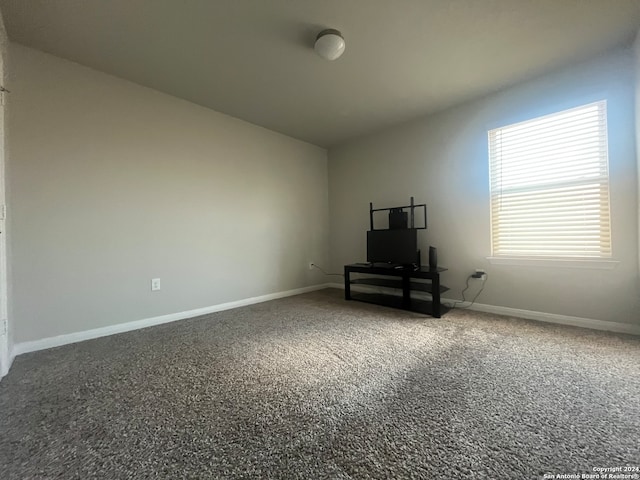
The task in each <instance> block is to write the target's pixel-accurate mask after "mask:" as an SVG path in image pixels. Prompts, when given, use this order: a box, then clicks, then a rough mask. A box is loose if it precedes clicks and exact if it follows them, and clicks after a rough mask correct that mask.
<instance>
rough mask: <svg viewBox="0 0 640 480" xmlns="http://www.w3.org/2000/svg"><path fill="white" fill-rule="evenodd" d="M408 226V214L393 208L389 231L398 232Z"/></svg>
mask: <svg viewBox="0 0 640 480" xmlns="http://www.w3.org/2000/svg"><path fill="white" fill-rule="evenodd" d="M407 226H408V219H407V212H403V211H402V209H401V208H392V209H391V210H390V211H389V229H390V230H398V229H401V228H407Z"/></svg>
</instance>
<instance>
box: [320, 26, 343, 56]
mask: <svg viewBox="0 0 640 480" xmlns="http://www.w3.org/2000/svg"><path fill="white" fill-rule="evenodd" d="M344 47H345V43H344V38H343V37H342V34H341V33H340V32H339V31H338V30H333V29H332V28H330V29H327V30H323V31H321V32H320V33H319V34H318V36H317V37H316V44H315V45H314V47H313V48H314V50H315V51H316V53H317V54H318V55H320V56H321V57H322V58H325V59H327V60H335V59H337V58H340V55H342V54H343V53H344Z"/></svg>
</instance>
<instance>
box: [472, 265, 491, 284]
mask: <svg viewBox="0 0 640 480" xmlns="http://www.w3.org/2000/svg"><path fill="white" fill-rule="evenodd" d="M471 278H477V279H478V280H482V281H484V280H486V279H487V273H486V272H485V271H484V270H482V269H481V268H476V271H475V273H473V274H472V275H471Z"/></svg>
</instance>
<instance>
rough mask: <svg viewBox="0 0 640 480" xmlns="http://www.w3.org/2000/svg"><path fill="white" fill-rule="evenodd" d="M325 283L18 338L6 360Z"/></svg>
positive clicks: (225, 308) (309, 288)
mask: <svg viewBox="0 0 640 480" xmlns="http://www.w3.org/2000/svg"><path fill="white" fill-rule="evenodd" d="M327 287H328V284H321V285H312V286H310V287H303V288H296V289H294V290H287V291H285V292H276V293H269V294H267V295H260V296H259V297H251V298H245V299H243V300H237V301H235V302H227V303H220V304H218V305H213V306H210V307H204V308H196V309H194V310H187V311H185V312H178V313H171V314H169V315H161V316H159V317H151V318H144V319H142V320H135V321H132V322H126V323H118V324H116V325H109V326H106V327H101V328H94V329H91V330H85V331H82V332H74V333H68V334H65V335H57V336H55V337H48V338H42V339H39V340H32V341H29V342H21V343H17V344H15V345H14V346H13V349H12V351H11V361H10V362H9V364H11V363H12V361H13V359H14V358H15V357H16V356H18V355H22V354H23V353H29V352H35V351H38V350H45V349H47V348H53V347H59V346H62V345H67V344H70V343H76V342H82V341H84V340H91V339H93V338H99V337H106V336H108V335H114V334H116V333H124V332H130V331H132V330H139V329H141V328H147V327H153V326H155V325H161V324H163V323H169V322H175V321H177V320H184V319H186V318H193V317H197V316H200V315H206V314H209V313H214V312H221V311H223V310H231V309H232V308H238V307H245V306H247V305H253V304H255V303H262V302H267V301H269V300H276V299H278V298H284V297H290V296H293V295H299V294H301V293H307V292H313V291H315V290H321V289H323V288H327Z"/></svg>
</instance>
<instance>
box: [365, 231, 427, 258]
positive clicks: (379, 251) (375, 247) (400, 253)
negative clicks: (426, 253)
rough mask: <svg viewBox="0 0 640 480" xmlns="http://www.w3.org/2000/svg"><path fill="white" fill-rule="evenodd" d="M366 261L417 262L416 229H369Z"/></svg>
mask: <svg viewBox="0 0 640 480" xmlns="http://www.w3.org/2000/svg"><path fill="white" fill-rule="evenodd" d="M367 262H371V263H391V264H394V265H411V264H414V263H418V230H417V229H415V228H403V229H397V230H369V231H368V232H367Z"/></svg>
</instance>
